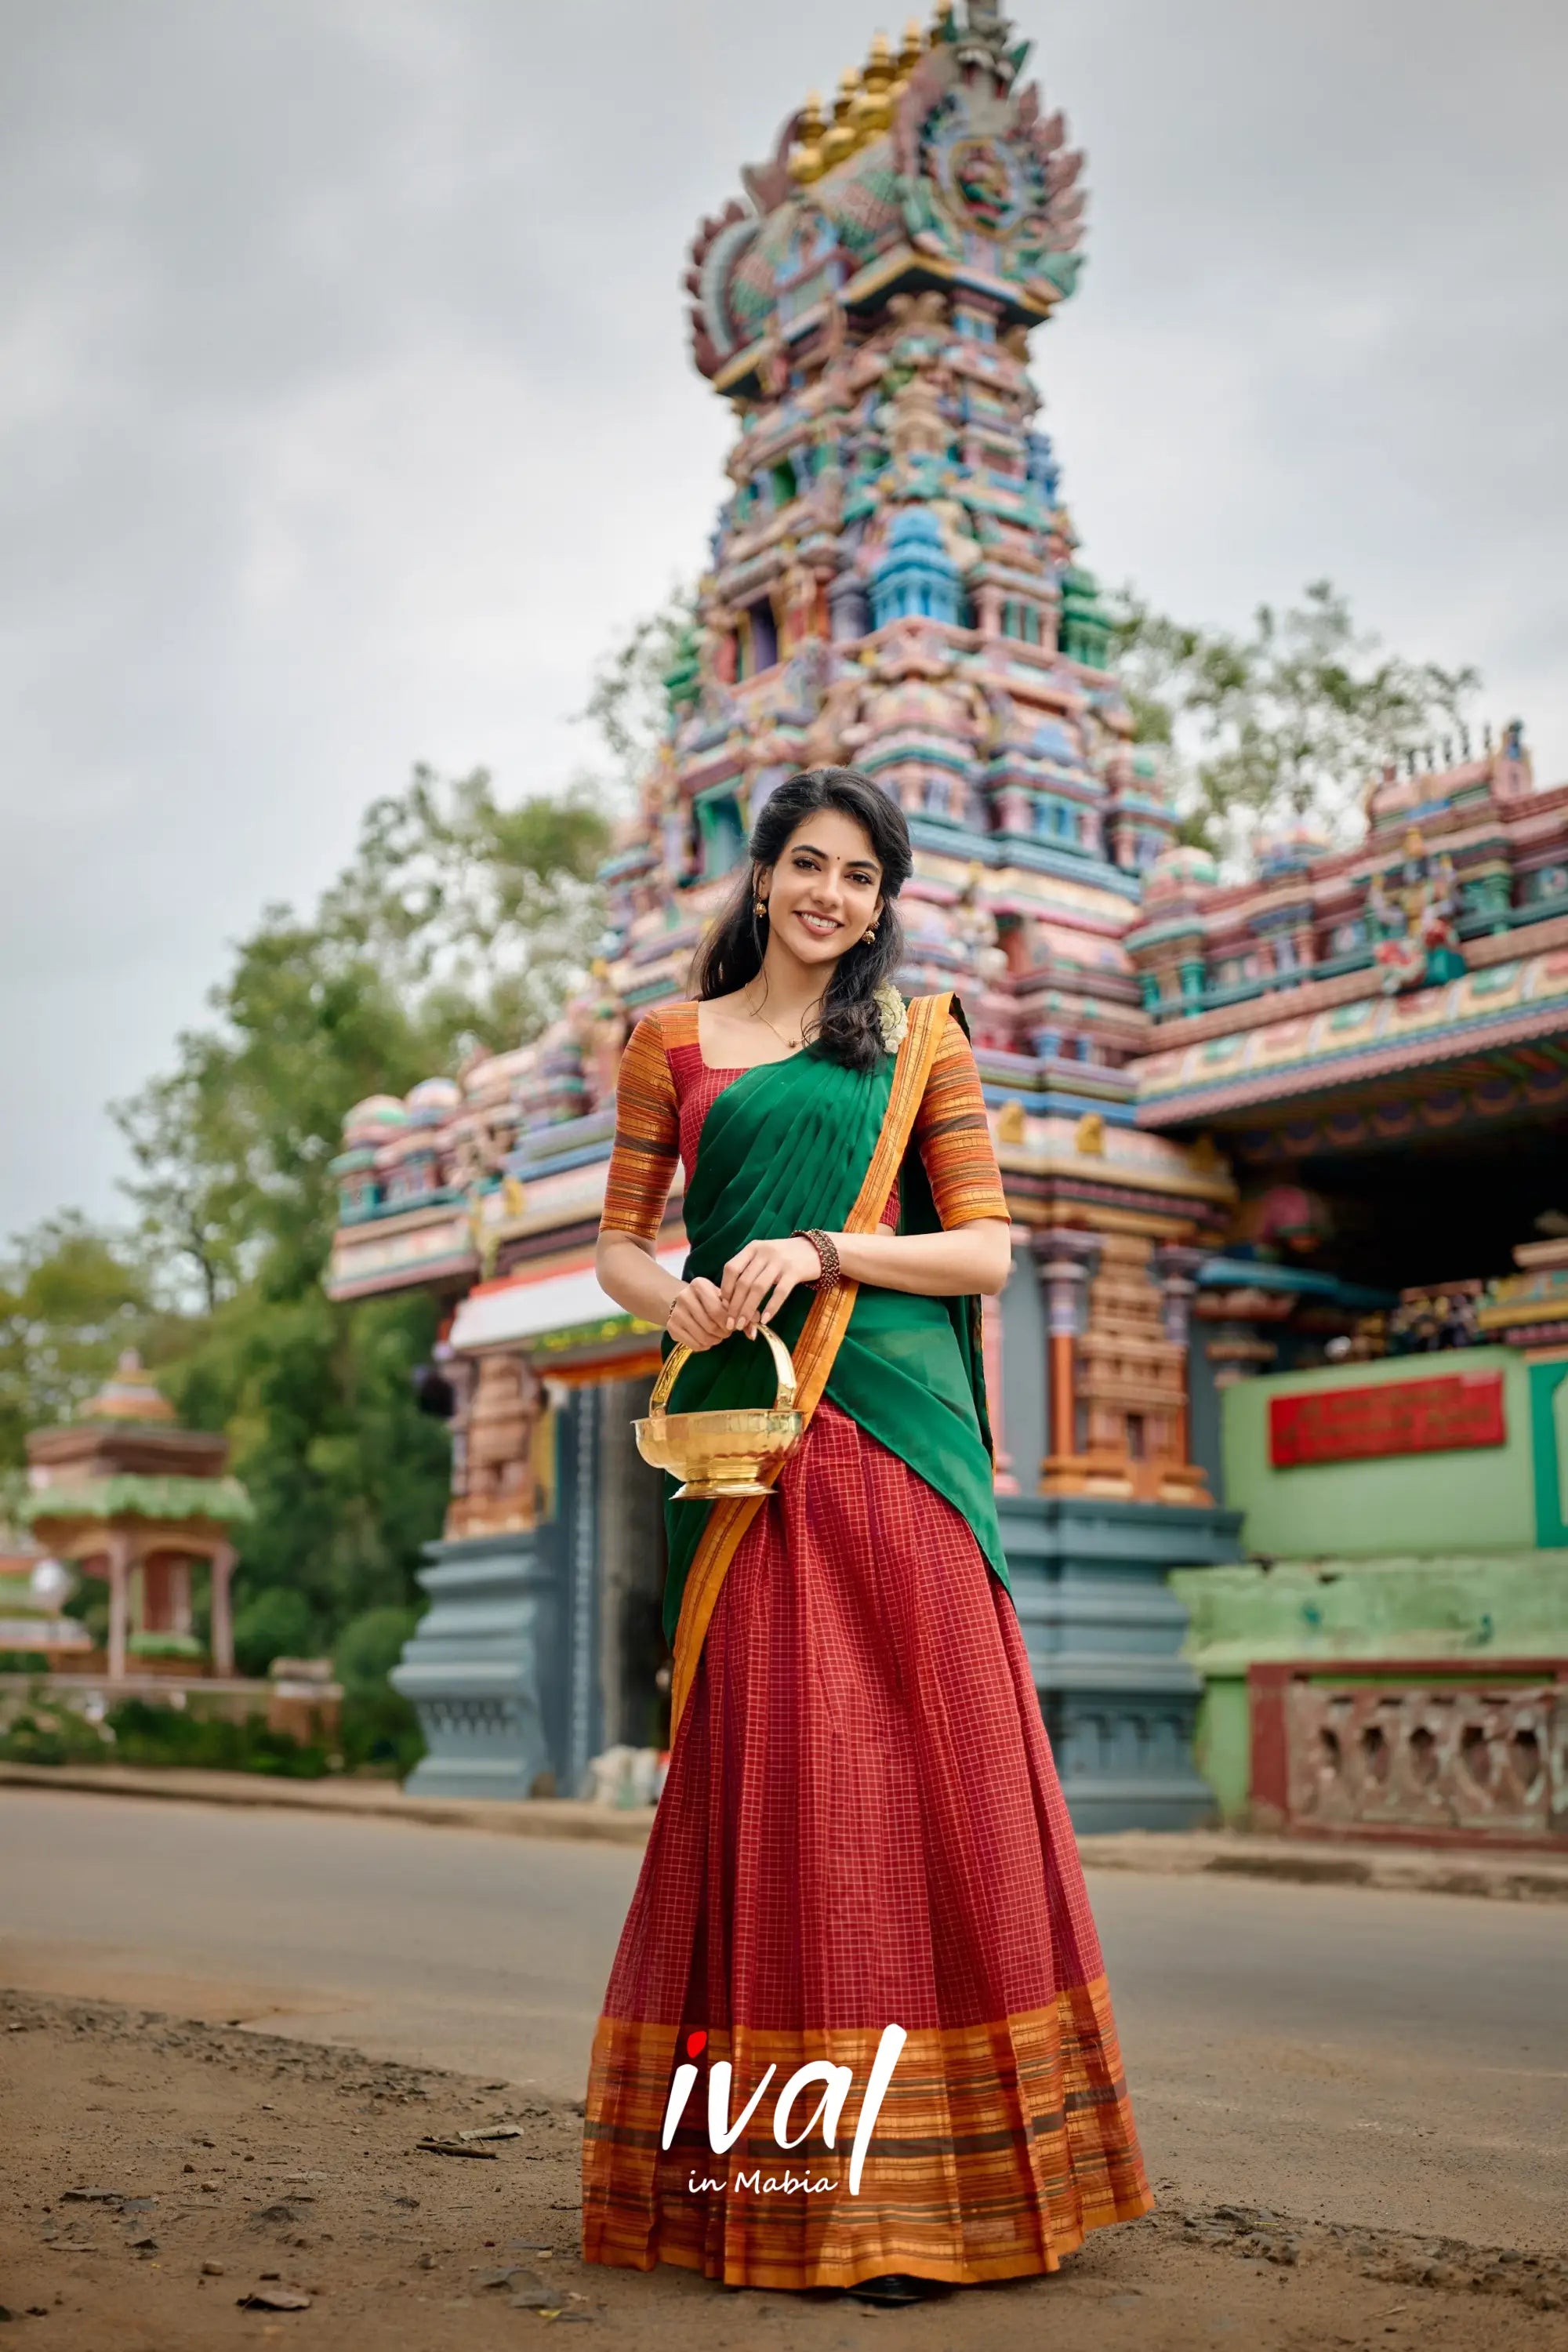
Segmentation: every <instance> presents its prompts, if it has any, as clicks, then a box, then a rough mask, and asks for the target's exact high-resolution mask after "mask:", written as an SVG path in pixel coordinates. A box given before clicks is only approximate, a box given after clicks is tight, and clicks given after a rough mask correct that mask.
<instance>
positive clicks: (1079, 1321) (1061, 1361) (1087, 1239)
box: [1035, 1225, 1100, 1494]
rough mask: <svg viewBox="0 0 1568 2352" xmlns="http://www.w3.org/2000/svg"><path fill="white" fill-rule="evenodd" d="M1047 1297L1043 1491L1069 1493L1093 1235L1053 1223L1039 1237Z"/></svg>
mask: <svg viewBox="0 0 1568 2352" xmlns="http://www.w3.org/2000/svg"><path fill="white" fill-rule="evenodd" d="M1035 1252H1036V1255H1037V1257H1038V1258H1039V1260H1040V1280H1041V1284H1042V1286H1043V1288H1044V1291H1045V1297H1046V1360H1047V1395H1048V1400H1049V1402H1048V1440H1047V1443H1048V1447H1049V1450H1048V1452H1047V1455H1046V1458H1045V1461H1044V1462H1043V1463H1042V1464H1041V1465H1040V1469H1041V1477H1040V1486H1041V1491H1042V1493H1045V1494H1070V1493H1073V1492H1076V1491H1077V1487H1078V1485H1079V1475H1078V1473H1079V1462H1078V1455H1079V1444H1078V1364H1077V1357H1078V1341H1079V1337H1080V1336H1081V1334H1082V1332H1083V1328H1084V1325H1085V1322H1086V1320H1087V1316H1088V1297H1089V1278H1090V1276H1092V1275H1093V1274H1094V1273H1095V1272H1096V1270H1097V1269H1098V1267H1099V1265H1100V1242H1099V1240H1098V1238H1097V1237H1096V1236H1095V1235H1094V1234H1083V1233H1074V1232H1070V1231H1068V1230H1066V1229H1064V1228H1062V1227H1060V1226H1055V1225H1053V1226H1049V1227H1047V1230H1046V1231H1045V1232H1044V1233H1042V1234H1037V1235H1036V1237H1035Z"/></svg>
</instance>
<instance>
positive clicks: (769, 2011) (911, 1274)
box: [584, 768, 1149, 2303]
mask: <svg viewBox="0 0 1568 2352" xmlns="http://www.w3.org/2000/svg"><path fill="white" fill-rule="evenodd" d="M751 852H752V854H751V862H750V866H749V867H748V869H747V872H746V873H745V875H744V877H742V882H741V884H740V886H739V887H737V889H736V891H735V893H734V895H733V897H732V898H731V903H730V905H729V907H728V908H726V910H725V911H724V913H723V915H722V916H721V918H720V919H719V921H718V922H717V924H716V925H715V927H714V930H713V932H712V934H711V937H710V940H709V941H708V943H707V944H706V946H705V948H704V950H703V951H702V953H701V954H700V957H699V960H698V964H697V969H696V972H695V984H696V996H695V999H694V1000H693V1001H689V1002H688V1003H683V1004H678V1005H674V1006H670V1007H667V1008H664V1009H662V1010H661V1011H659V1012H658V1013H650V1014H648V1015H647V1016H646V1017H645V1018H644V1020H643V1021H642V1022H641V1023H640V1024H638V1027H637V1032H636V1034H635V1035H634V1036H633V1038H632V1040H631V1043H630V1045H628V1046H627V1048H626V1055H625V1057H624V1060H623V1062H622V1066H621V1075H620V1080H619V1087H618V1091H617V1118H616V1149H615V1156H614V1159H613V1160H612V1163H611V1168H610V1174H609V1180H608V1187H607V1192H606V1197H605V1217H604V1224H603V1229H602V1231H601V1233H600V1237H599V1251H598V1268H599V1279H600V1281H601V1282H602V1284H603V1285H604V1287H605V1290H607V1291H608V1292H609V1293H610V1295H611V1297H614V1298H616V1300H617V1301H618V1302H619V1303H620V1304H621V1305H622V1306H624V1307H626V1308H628V1309H629V1310H630V1311H631V1312H632V1313H634V1314H636V1315H638V1316H641V1317H643V1318H647V1320H649V1321H653V1322H657V1323H660V1324H662V1325H663V1326H664V1328H666V1330H667V1331H668V1334H669V1336H670V1338H671V1339H672V1340H675V1341H677V1342H679V1343H680V1345H681V1346H682V1347H683V1348H684V1349H687V1350H689V1356H688V1359H687V1360H686V1361H685V1363H684V1364H683V1366H682V1368H681V1370H680V1371H679V1375H678V1377H677V1379H676V1381H675V1385H674V1389H673V1391H672V1392H671V1395H670V1397H669V1400H668V1402H669V1406H670V1410H671V1411H672V1412H675V1413H692V1412H705V1411H706V1412H731V1411H734V1410H737V1409H745V1408H748V1407H752V1406H754V1405H757V1404H759V1403H763V1402H766V1395H765V1394H764V1392H763V1391H764V1385H766V1387H767V1393H768V1394H771V1382H772V1380H773V1368H772V1364H771V1361H770V1360H768V1358H767V1356H766V1353H765V1351H764V1350H763V1349H758V1348H754V1347H752V1345H751V1344H750V1342H751V1339H752V1336H753V1335H754V1334H755V1333H756V1332H757V1331H758V1330H759V1328H762V1327H763V1326H766V1327H767V1328H770V1329H775V1330H776V1331H777V1333H778V1335H779V1337H780V1338H782V1339H784V1341H785V1343H786V1344H787V1345H788V1346H789V1347H790V1349H791V1350H792V1352H793V1356H794V1361H795V1382H796V1393H795V1405H796V1408H797V1410H798V1412H800V1415H801V1417H802V1420H803V1422H804V1423H805V1427H804V1433H803V1434H802V1435H801V1436H800V1438H799V1439H798V1441H797V1442H796V1444H795V1446H794V1449H793V1451H792V1452H790V1454H788V1456H787V1458H785V1459H784V1464H783V1467H782V1471H778V1472H777V1473H776V1485H775V1486H774V1487H773V1493H772V1494H771V1496H770V1495H758V1494H757V1493H755V1492H752V1493H751V1494H749V1495H748V1496H746V1497H745V1498H744V1499H742V1498H740V1497H739V1496H733V1495H731V1496H726V1497H725V1498H723V1499H721V1500H717V1501H710V1500H677V1499H674V1498H673V1497H672V1498H671V1500H670V1501H669V1503H668V1506H667V1512H666V1518H667V1525H668V1538H669V1559H670V1575H669V1583H668V1591H667V1594H666V1605H665V1618H666V1628H667V1631H668V1633H669V1635H670V1637H671V1639H672V1640H673V1642H674V1644H675V1679H674V1686H673V1692H672V1703H671V1717H672V1726H673V1729H672V1751H671V1757H670V1767H669V1776H668V1781H667V1784H666V1787H665V1791H664V1795H663V1797H662V1799H661V1800H660V1803H659V1808H658V1818H657V1820H656V1822H655V1824H654V1830H653V1835H652V1838H651V1840H650V1842H649V1845H648V1850H647V1859H646V1861H645V1864H644V1866H643V1871H642V1874H641V1876H640V1878H639V1880H638V1884H637V1894H636V1895H635V1897H634V1899H633V1903H632V1908H631V1913H630V1916H629V1917H628V1919H627V1921H626V1929H625V1932H624V1933H623V1936H622V1938H621V1944H620V1949H619V1952H618V1954H617V1956H616V1966H615V1969H614V1972H613V1974H612V1976H611V1979H610V1985H609V1990H608V1992H607V1994H606V1996H605V2012H604V2015H603V2017H602V2019H601V2021H600V2025H599V2031H598V2034H597V2037H596V2039H595V2051H594V2064H593V2074H592V2079H591V2082H590V2085H589V2093H588V2105H587V2122H586V2126H585V2137H584V2251H585V2253H586V2255H587V2258H588V2259H589V2260H590V2261H596V2262H604V2263H623V2264H627V2265H630V2266H631V2267H633V2268H636V2269H642V2270H647V2269H651V2268H652V2267H653V2265H654V2264H655V2263H658V2262H661V2261H663V2262H670V2263H679V2264H683V2265H686V2266H688V2267H689V2268H694V2269H700V2270H702V2271H704V2272H706V2273H708V2274H709V2275H710V2276H711V2277H717V2278H722V2279H724V2280H725V2281H726V2282H727V2283H728V2284H731V2285H736V2286H742V2285H750V2286H770V2287H799V2288H807V2287H831V2286H838V2287H848V2288H850V2289H851V2290H852V2291H854V2292H855V2293H857V2294H862V2295H864V2296H865V2297H866V2298H867V2299H868V2300H871V2301H875V2302H884V2303H887V2302H896V2303H903V2302H910V2301H913V2300H915V2299H917V2298H918V2297H919V2296H920V2295H921V2294H922V2293H924V2292H925V2291H926V2288H927V2284H928V2283H930V2282H932V2281H946V2282H950V2283H953V2284H976V2283H979V2282H981V2281H984V2280H989V2279H1000V2278H1011V2277H1018V2276H1026V2275H1028V2274H1029V2273H1035V2272H1039V2271H1048V2270H1054V2269H1055V2268H1056V2267H1057V2265H1058V2263H1059V2262H1060V2260H1061V2258H1062V2256H1063V2254H1065V2253H1068V2252H1071V2251H1072V2249H1073V2248H1074V2247H1076V2246H1077V2245H1078V2244H1079V2242H1081V2240H1082V2238H1083V2236H1084V2234H1085V2232H1086V2231H1089V2230H1090V2229H1093V2228H1096V2227H1098V2226H1099V2225H1100V2224H1101V2223H1104V2222H1109V2221H1121V2220H1123V2219H1127V2218H1131V2216H1133V2215H1135V2214H1139V2213H1142V2212H1143V2211H1144V2210H1146V2209H1147V2206H1148V2203H1149V2196H1148V2189H1147V2187H1146V2184H1145V2182H1144V2179H1143V2171H1142V2163H1141V2160H1140V2158H1139V2153H1138V2145H1137V2138H1136V2136H1135V2133H1134V2130H1133V2126H1132V2118H1131V2110H1130V2108H1129V2105H1128V2103H1127V2096H1126V2089H1125V2084H1123V2081H1122V2078H1121V2059H1120V2056H1119V2053H1118V2050H1117V2044H1116V2034H1115V2028H1114V2025H1113V2023H1112V2021H1111V2016H1110V2004H1109V2000H1108V1997H1107V1993H1106V1989H1105V1976H1104V1969H1103V1966H1102V1963H1101V1960H1100V1950H1099V1947H1098V1944H1097V1942H1096V1939H1095V1933H1094V1927H1093V1923H1092V1921H1091V1919H1090V1916H1089V1906H1088V1902H1087V1899H1086V1897H1085V1895H1084V1889H1083V1880H1082V1875H1081V1873H1080V1871H1079V1864H1078V1856H1077V1851H1076V1848H1075V1846H1074V1843H1073V1836H1072V1831H1071V1828H1070V1825H1069V1823H1068V1817H1067V1811H1066V1808H1065V1806H1064V1805H1063V1802H1062V1798H1061V1792H1060V1790H1059V1788H1058V1783H1057V1777H1056V1771H1055V1768H1054V1766H1053V1764H1052V1761H1051V1756H1050V1750H1049V1748H1048V1745H1047V1739H1046V1735H1045V1729H1044V1727H1043V1725H1042V1723H1041V1720H1040V1714H1039V1707H1038V1704H1037V1700H1036V1697H1035V1691H1034V1684H1033V1678H1032V1675H1031V1671H1030V1667H1029V1663H1028V1659H1027V1656H1026V1652H1025V1648H1024V1643H1023V1639H1022V1636H1021V1634H1020V1633H1019V1629H1018V1623H1017V1619H1016V1616H1015V1614H1014V1612H1013V1607H1012V1602H1011V1600H1010V1598H1009V1595H1008V1591H1007V1565H1006V1561H1005V1557H1004V1555H1003V1550H1002V1543H1001V1535H1000V1530H999V1527H998V1523H997V1517H996V1507H995V1499H994V1484H993V1469H992V1460H991V1451H990V1434H989V1427H988V1423H987V1419H986V1411H985V1394H984V1379H983V1376H982V1371H981V1356H980V1348H979V1333H978V1321H979V1294H981V1293H983V1292H996V1291H999V1290H1000V1289H1001V1288H1002V1286H1003V1285H1004V1283H1005V1280H1006V1278H1007V1274H1008V1270H1009V1265H1010V1235H1009V1227H1008V1222H1007V1209H1006V1204H1005V1201H1004V1198H1003V1194H1002V1185H1001V1179H1000V1176H999V1174H998V1172H997V1167H996V1161H995V1157H994V1152H993V1150H992V1146H991V1137H990V1131H989V1128H988V1125H987V1121H986V1116H985V1108H984V1099H983V1097H982V1095H981V1090H980V1082H979V1076H978V1074H977V1072H976V1069H975V1066H974V1058H973V1054H972V1053H971V1051H970V1048H969V1041H968V1037H967V1035H966V1034H965V1031H964V1028H963V1020H962V1014H961V1013H960V1012H959V1010H958V1007H957V1005H956V1003H955V1001H954V1000H953V999H952V997H951V996H948V995H942V996H931V997H921V998H917V999H916V1000H915V1001H914V1002H912V1003H910V1005H909V1006H908V1007H905V1005H904V1004H903V1003H902V1002H901V1000H900V997H899V996H898V993H897V991H896V990H895V989H894V988H893V987H892V984H891V974H892V973H893V972H894V971H896V970H897V968H898V964H899V961H900V956H901V952H902V940H901V936H900V926H899V920H898V914H897V908H896V904H895V902H896V900H897V898H898V894H899V891H900V888H901V887H902V886H903V884H904V882H905V880H906V879H907V878H908V876H909V873H910V864H911V858H910V842H909V835H908V831H907V828H906V826H905V824H904V819H903V816H902V814H900V811H899V809H898V808H897V806H896V805H895V803H893V802H892V801H891V800H889V798H888V796H887V795H886V794H885V793H882V792H881V791H880V790H879V787H878V786H877V785H876V784H874V783H872V782H870V781H869V780H868V778H866V777H864V776H861V775H859V774H858V773H856V772H854V771H853V770H849V769H839V768H828V769H821V770H816V771H814V772H810V773H807V774H805V775H801V776H796V777H794V778H792V779H791V780H790V781H789V782H786V783H784V784H783V785H781V786H780V787H779V789H778V790H777V791H776V792H775V793H773V796H772V797H771V798H770V800H769V801H768V802H767V803H766V805H765V807H764V809H763V813H762V814H761V816H760V818H759V820H758V823H757V825H756V828H755V831H754V833H753V835H752V845H751ZM678 1158H679V1159H680V1160H684V1162H685V1166H686V1179H687V1183H686V1196H685V1220H686V1228H687V1234H688V1238H689V1243H690V1256H689V1260H688V1262H687V1265H686V1269H685V1274H684V1276H683V1278H682V1279H680V1280H679V1281H678V1280H677V1279H676V1278H675V1277H674V1276H672V1275H670V1274H668V1273H667V1272H666V1271H665V1270H664V1269H663V1268H662V1267H660V1266H659V1265H658V1263H657V1261H656V1258H655V1255H654V1250H655V1245H656V1241H657V1236H658V1231H659V1226H660V1223H661V1221H662V1218H663V1213H664V1206H665V1201H666V1198H667V1195H668V1190H669V1185H670V1181H671V1179H672V1177H673V1175H674V1171H675V1165H676V1161H677V1159H678ZM770 1475H773V1474H771V1473H770ZM883 2051H888V2052H890V2053H892V2054H891V2057H890V2058H888V2059H886V2060H884V2059H883V2058H882V2057H880V2056H879V2055H878V2053H881V2052H883ZM682 2053H684V2055H685V2062H686V2063H684V2064H682V2063H680V2062H681V2059H682ZM703 2053H706V2057H707V2064H708V2072H709V2077H710V2080H709V2086H708V2097H707V2099H706V2101H703V2102H700V2103H699V2102H698V2101H696V2100H693V2101H692V2104H693V2106H694V2107H695V2106H698V2105H701V2106H705V2108H706V2111H707V2116H708V2125H709V2127H708V2130H707V2132H706V2133H704V2132H702V2130H701V2129H700V2126H699V2125H698V2124H697V2123H695V2122H688V2121H685V2120H678V2118H684V2116H685V2111H686V2100H687V2098H688V2097H689V2095H690V2094H691V2093H692V2091H693V2089H694V2087H695V2081H696V2073H697V2069H696V2067H695V2065H694V2063H693V2062H694V2061H695V2059H696V2058H697V2057H698V2056H699V2055H700V2054H703ZM874 2058H875V2059H876V2063H875V2065H874V2064H873V2059H874ZM678 2069H679V2071H678ZM879 2070H880V2071H879ZM775 2074H776V2075H777V2077H778V2078H779V2079H780V2080H783V2079H784V2078H785V2077H788V2078H790V2079H791V2080H798V2081H799V2082H802V2083H804V2082H805V2081H806V2080H808V2079H810V2080H814V2081H817V2082H821V2083H822V2084H824V2085H825V2088H824V2095H823V2099H822V2102H821V2104H820V2105H819V2106H818V2109H817V2112H816V2116H814V2117H813V2119H812V2121H811V2123H810V2124H809V2125H806V2126H804V2127H803V2129H802V2132H801V2134H800V2136H799V2137H790V2138H788V2139H787V2141H785V2142H783V2143H781V2145H787V2146H788V2147H790V2148H794V2149H799V2150H800V2156H799V2164H800V2173H799V2177H798V2178H797V2177H796V2175H795V2174H794V2173H790V2172H788V2171H787V2170H786V2171H785V2172H784V2173H783V2174H782V2175H781V2174H780V2173H779V2172H778V2171H777V2169H776V2163H777V2148H776V2147H774V2145H773V2140H772V2138H771V2137H769V2132H768V2126H767V2123H766V2119H765V2118H764V2119H763V2121H762V2122H761V2123H757V2122H754V2121H753V2117H754V2116H756V2115H758V2114H760V2113H761V2109H760V2107H759V2105H758V2101H759V2100H760V2099H761V2097H762V2093H761V2092H757V2093H756V2095H754V2096H752V2099H751V2105H750V2106H749V2107H748V2106H746V2105H744V2104H743V2101H744V2098H745V2097H746V2096H748V2095H750V2094H751V2093H752V2091H753V2090H754V2088H755V2086H756V2085H757V2084H763V2085H764V2086H765V2085H766V2084H767V2083H769V2082H771V2081H772V2080H773V2078H774V2075H775ZM851 2078H853V2080H854V2081H855V2082H857V2083H866V2084H868V2085H871V2084H874V2085H875V2095H876V2098H877V2100H878V2101H879V2105H878V2106H875V2107H873V2106H872V2105H871V2104H870V2103H871V2100H872V2096H873V2092H872V2089H871V2088H870V2087H868V2089H867V2090H866V2092H865V2094H864V2097H863V2099H862V2101H861V2103H860V2105H859V2106H858V2109H857V2114H856V2116H853V2117H847V2116H842V2115H841V2113H840V2111H841V2110H842V2108H843V2106H844V2104H845V2101H846V2099H847V2097H848V2096H849V2084H850V2081H851ZM672 2083H673V2084H674V2087H675V2089H676V2090H677V2091H679V2092H680V2093H681V2096H680V2097H679V2099H675V2098H672V2096H671V2088H672ZM731 2084H737V2085H739V2084H744V2085H746V2086H748V2088H747V2091H746V2092H745V2093H743V2094H740V2095H739V2096H740V2098H741V2100H742V2105H741V2112H740V2115H739V2117H738V2120H734V2121H732V2120H731V2111H730V2086H731ZM835 2085H837V2090H834V2088H833V2086H835ZM873 2122H874V2124H875V2129H874V2130H873V2128H872V2125H873ZM862 2124H864V2126H865V2128H864V2129H862V2128H861V2125H862ZM840 2125H842V2129H840V2128H839V2126H840ZM846 2140H852V2141H853V2143H854V2149H853V2156H852V2155H851V2150H850V2148H849V2147H847V2146H846V2145H845V2144H844V2143H845V2141H846ZM717 2147H723V2148H724V2149H725V2150H728V2149H730V2148H731V2147H734V2148H736V2150H737V2157H736V2162H737V2165H738V2166H740V2163H741V2158H744V2159H745V2163H744V2165H743V2166H741V2168H739V2169H737V2170H736V2171H735V2172H734V2174H733V2177H732V2178H731V2177H730V2176H729V2175H725V2176H724V2177H722V2178H721V2177H719V2174H718V2173H717V2172H716V2171H715V2170H714V2169H713V2168H712V2163H711V2159H712V2154H713V2152H714V2150H715V2149H716V2148H717ZM770 2164H772V2165H773V2167H774V2169H768V2167H769V2165H770ZM862 2166H863V2169H861V2167H862ZM807 2179H809V2182H810V2187H809V2189H807V2187H806V2186H805V2183H806V2181H807ZM828 2192H830V2193H828Z"/></svg>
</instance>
